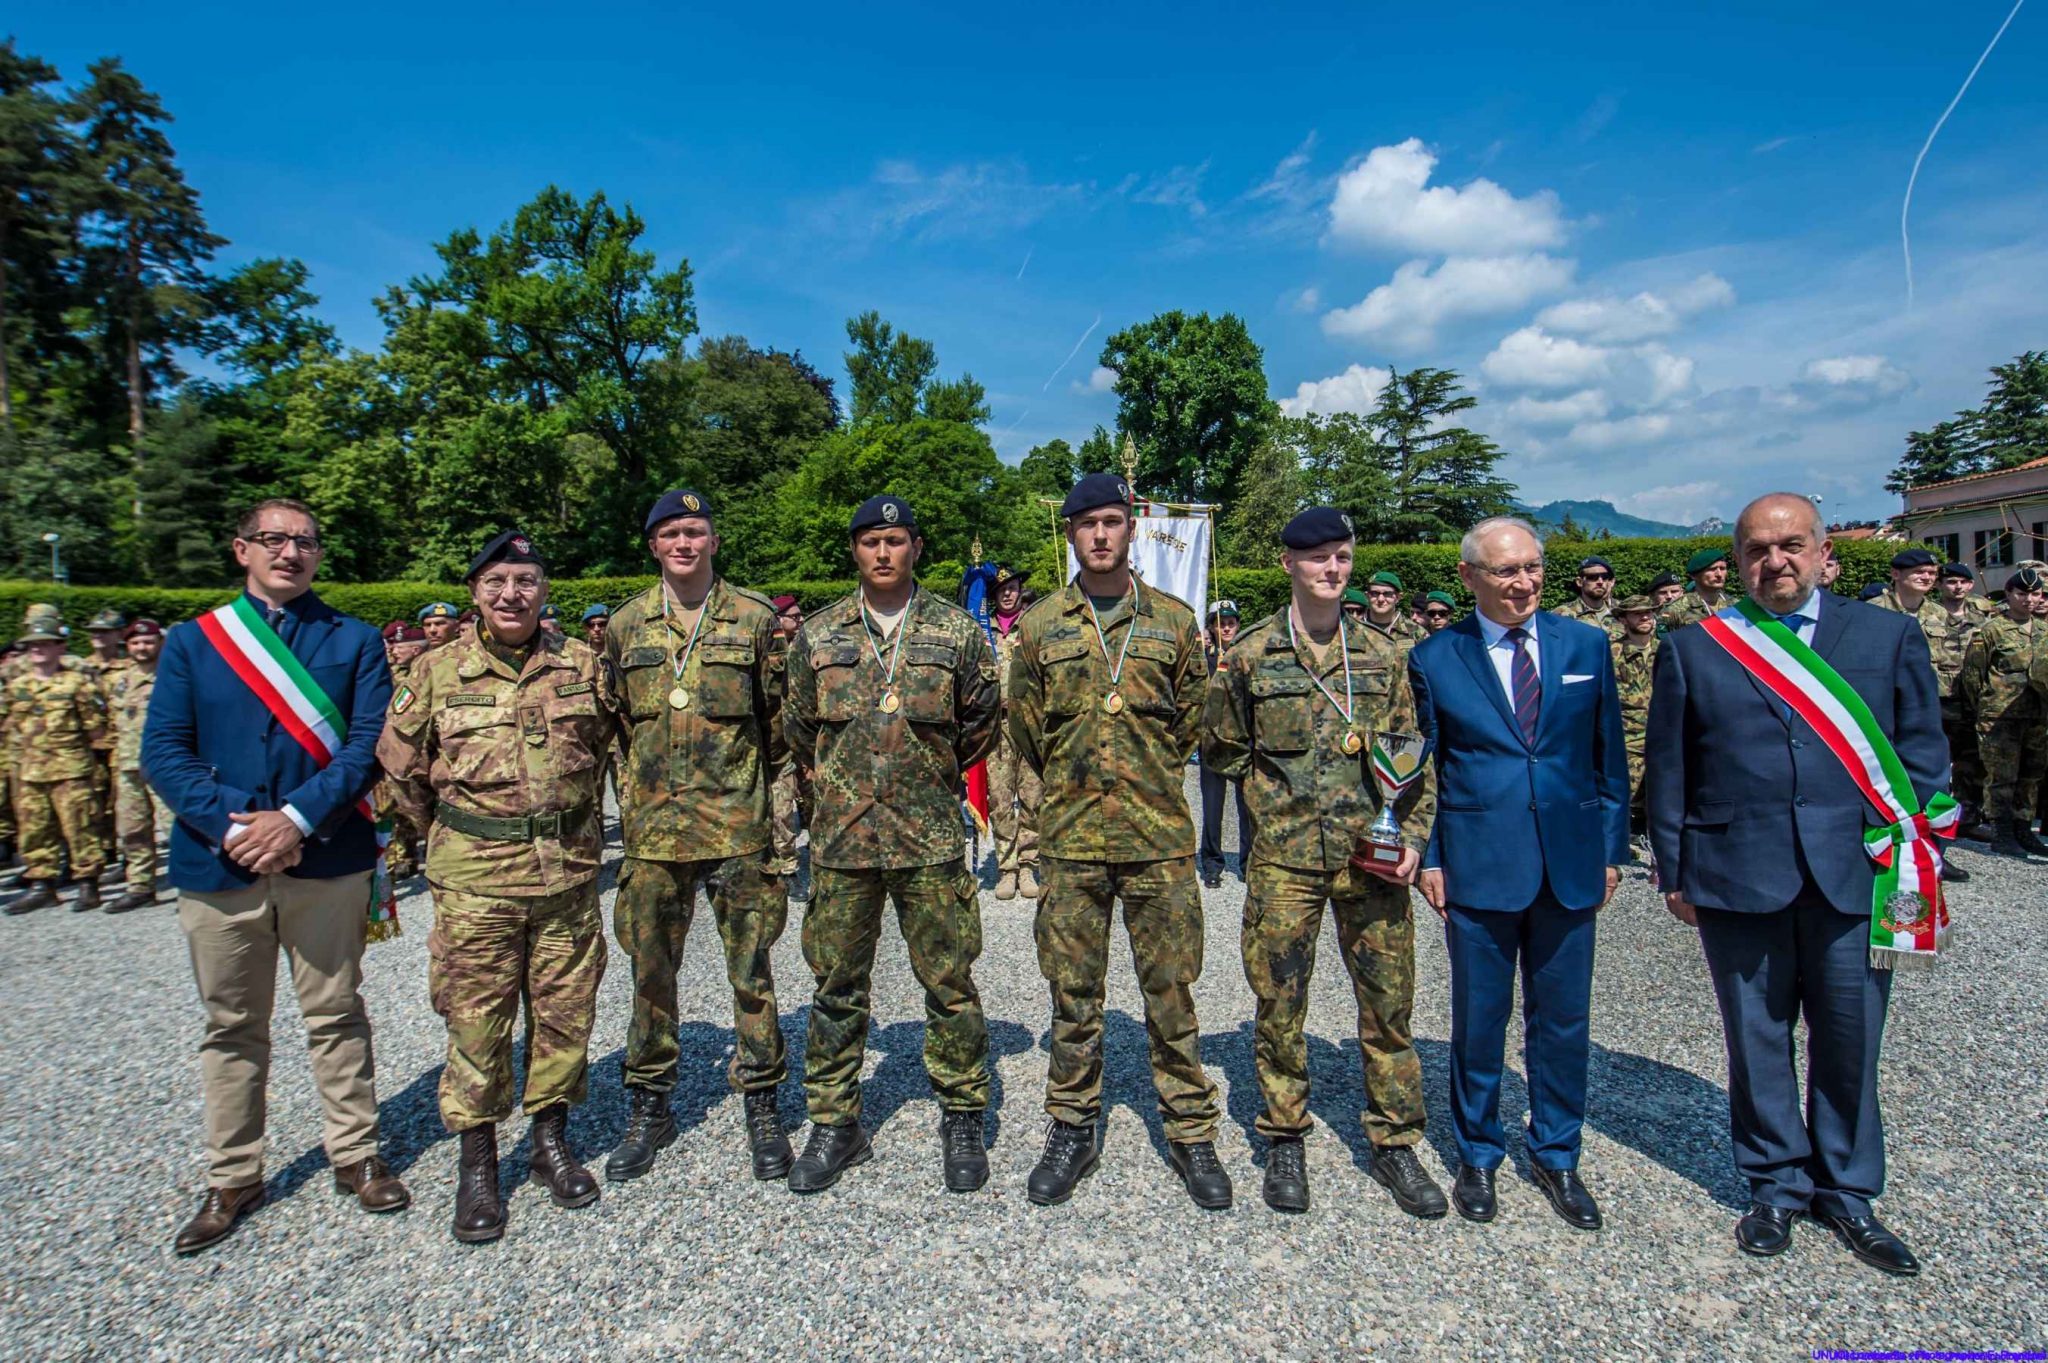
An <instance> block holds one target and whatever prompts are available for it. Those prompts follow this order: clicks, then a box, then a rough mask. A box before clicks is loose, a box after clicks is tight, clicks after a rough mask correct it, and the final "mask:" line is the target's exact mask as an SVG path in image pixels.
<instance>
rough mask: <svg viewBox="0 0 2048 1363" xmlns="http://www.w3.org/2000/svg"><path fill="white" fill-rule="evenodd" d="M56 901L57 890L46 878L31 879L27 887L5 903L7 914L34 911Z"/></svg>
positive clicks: (45, 907)
mask: <svg viewBox="0 0 2048 1363" xmlns="http://www.w3.org/2000/svg"><path fill="white" fill-rule="evenodd" d="M56 902H57V891H56V889H55V888H54V887H53V886H51V884H50V882H49V881H47V880H31V881H30V882H29V883H28V889H26V890H24V891H23V892H22V893H20V894H18V895H16V896H15V897H14V898H13V899H12V900H11V901H9V903H8V905H7V912H8V913H9V914H19V913H34V912H35V911H36V910H37V909H47V908H49V907H50V905H52V904H54V903H56Z"/></svg>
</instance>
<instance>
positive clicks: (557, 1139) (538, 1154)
mask: <svg viewBox="0 0 2048 1363" xmlns="http://www.w3.org/2000/svg"><path fill="white" fill-rule="evenodd" d="M532 1135H533V1161H532V1165H531V1168H532V1170H533V1177H534V1179H535V1181H537V1182H538V1183H539V1184H540V1185H541V1186H542V1187H543V1188H546V1189H547V1190H548V1196H549V1197H552V1198H553V1199H554V1200H555V1205H556V1206H557V1207H588V1206H589V1205H590V1204H591V1203H593V1202H595V1201H597V1180H596V1179H594V1178H592V1177H591V1176H590V1171H589V1170H588V1169H586V1168H584V1167H583V1164H582V1162H581V1161H580V1160H578V1159H577V1158H576V1157H575V1156H574V1155H572V1154H570V1153H569V1105H568V1104H567V1103H556V1104H555V1105H554V1106H553V1107H548V1108H542V1109H541V1110H540V1111H539V1112H536V1113H534V1114H533V1132H532Z"/></svg>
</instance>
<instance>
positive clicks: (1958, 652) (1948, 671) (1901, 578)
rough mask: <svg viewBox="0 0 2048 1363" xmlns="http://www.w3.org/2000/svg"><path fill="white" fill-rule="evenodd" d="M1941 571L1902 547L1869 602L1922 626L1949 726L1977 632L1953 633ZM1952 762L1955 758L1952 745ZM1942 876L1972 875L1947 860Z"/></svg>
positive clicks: (1920, 552)
mask: <svg viewBox="0 0 2048 1363" xmlns="http://www.w3.org/2000/svg"><path fill="white" fill-rule="evenodd" d="M1939 571H1940V569H1939V567H1938V560H1936V559H1935V557H1934V554H1933V552H1932V551H1931V550H1927V549H1901V550H1900V551H1899V552H1898V553H1896V554H1893V555H1892V581H1891V585H1890V586H1889V587H1886V588H1885V589H1884V590H1883V591H1881V592H1879V593H1878V594H1877V595H1876V596H1875V597H1873V598H1871V602H1870V604H1871V605H1873V606H1877V607H1879V608H1881V609H1883V610H1888V611H1897V612H1898V613H1899V614H1901V615H1910V616H1912V617H1913V619H1914V621H1915V622H1916V623H1917V624H1918V625H1919V626H1920V632H1921V633H1922V634H1924V635H1926V636H1927V654H1928V658H1929V660H1930V661H1931V662H1932V664H1933V666H1934V679H1935V684H1936V685H1937V686H1938V687H1939V688H1940V689H1941V706H1942V717H1943V723H1944V727H1946V723H1947V717H1948V714H1949V710H1950V707H1951V706H1952V705H1953V704H1954V702H1953V700H1952V697H1953V695H1954V693H1955V682H1956V675H1957V674H1958V673H1960V672H1961V671H1962V669H1963V647H1964V646H1965V645H1966V644H1967V643H1968V636H1969V635H1970V634H1973V633H1975V632H1976V631H1975V629H1974V627H1973V628H1971V629H1970V630H1968V631H1955V632H1953V633H1952V630H1951V626H1950V622H1949V613H1948V612H1947V611H1946V610H1944V609H1943V608H1942V606H1941V603H1940V602H1939V601H1937V600H1936V599H1935V595H1934V587H1935V581H1936V575H1937V574H1938V573H1939ZM1950 761H1951V763H1953V762H1954V761H1955V751H1954V748H1953V745H1952V746H1951V748H1950ZM1941 878H1942V879H1943V880H1947V881H1957V882H1959V881H1965V880H1968V879H1969V878H1970V873H1969V872H1968V871H1965V870H1964V869H1963V868H1962V867H1960V866H1958V865H1956V864H1955V862H1954V861H1953V860H1944V861H1943V862H1942V865H1941Z"/></svg>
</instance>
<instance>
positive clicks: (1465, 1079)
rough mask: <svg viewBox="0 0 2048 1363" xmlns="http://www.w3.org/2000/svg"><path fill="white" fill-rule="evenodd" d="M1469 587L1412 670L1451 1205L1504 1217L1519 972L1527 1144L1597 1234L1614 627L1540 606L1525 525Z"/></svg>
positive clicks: (1487, 551)
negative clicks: (1506, 1063)
mask: <svg viewBox="0 0 2048 1363" xmlns="http://www.w3.org/2000/svg"><path fill="white" fill-rule="evenodd" d="M1459 556H1460V562H1459V564H1458V577H1459V579H1460V580H1461V581H1462V582H1464V584H1465V586H1466V588H1467V589H1468V590H1470V591H1471V593H1472V595H1473V598H1474V600H1475V602H1476V605H1477V609H1476V610H1475V611H1474V613H1473V614H1471V615H1469V616H1467V617H1466V618H1465V619H1463V620H1461V621H1459V622H1458V623H1457V624H1455V625H1451V626H1449V627H1448V628H1445V629H1443V630H1440V631H1439V632H1437V633H1435V634H1433V635H1431V636H1430V637H1429V638H1427V639H1425V640H1423V641H1422V642H1421V643H1419V644H1417V645H1416V646H1415V649H1414V651H1413V652H1412V653H1411V654H1410V655H1409V662H1408V672H1409V677H1410V680H1411V681H1412V682H1413V685H1414V688H1415V705H1416V711H1417V715H1418V718H1419V720H1420V723H1421V725H1422V732H1423V735H1424V736H1425V737H1427V738H1429V739H1432V740H1433V741H1434V742H1435V744H1436V764H1437V817H1436V827H1435V831H1434V832H1433V833H1432V835H1431V837H1430V841H1429V849H1428V851H1427V852H1425V853H1424V854H1423V858H1422V873H1421V877H1420V880H1419V885H1420V888H1421V890H1422V895H1423V898H1424V899H1426V900H1428V901H1429V904H1430V907H1432V908H1434V909H1435V910H1436V911H1437V913H1438V914H1439V915H1440V916H1441V917H1442V918H1443V919H1444V924H1445V931H1444V936H1445V941H1446V942H1447V944H1448V945H1449V948H1450V957H1451V1117H1452V1125H1453V1128H1454V1130H1455V1132H1456V1134H1457V1138H1458V1155H1459V1159H1460V1161H1461V1162H1462V1167H1461V1168H1460V1169H1459V1171H1458V1179H1457V1182H1456V1183H1455V1184H1454V1185H1453V1186H1452V1189H1451V1203H1452V1205H1453V1206H1455V1207H1456V1208H1457V1209H1458V1213H1459V1215H1461V1216H1463V1217H1465V1218H1466V1219H1467V1220H1469V1221H1491V1220H1492V1219H1493V1216H1494V1209H1495V1189H1494V1171H1495V1170H1496V1169H1498V1168H1499V1167H1500V1165H1501V1163H1502V1161H1503V1160H1505V1159H1506V1157H1507V1145H1506V1141H1505V1137H1504V1136H1503V1134H1502V1131H1501V1122H1500V1084H1501V1069H1502V1064H1503V1052H1504V1051H1505V1049H1506V1039H1507V1021H1508V1011H1509V1009H1510V1007H1511V1006H1512V1005H1513V1002H1514V993H1515V974H1516V969H1517V965H1518V963H1519V968H1520V972H1521V979H1522V998H1523V1005H1522V1014H1523V1027H1524V1031H1525V1034H1526V1036H1525V1043H1524V1052H1523V1064H1524V1069H1525V1071H1526V1074H1527V1077H1528V1084H1529V1129H1528V1150H1529V1164H1530V1169H1531V1174H1532V1176H1533V1177H1534V1179H1535V1181H1536V1185H1537V1186H1538V1187H1539V1188H1541V1189H1542V1190H1543V1193H1544V1196H1545V1197H1547V1198H1548V1199H1549V1200H1550V1205H1551V1206H1552V1207H1553V1208H1554V1209H1555V1210H1556V1212H1557V1214H1558V1215H1559V1216H1560V1217H1562V1218H1563V1219H1564V1220H1565V1222H1566V1223H1567V1224H1568V1225H1571V1226H1573V1227H1575V1228H1577V1229H1579V1230H1597V1229H1598V1228H1599V1226H1600V1208H1599V1204H1598V1203H1596V1202H1595V1201H1594V1200H1593V1195H1592V1194H1591V1193H1590V1192H1588V1191H1587V1190H1586V1186H1585V1184H1583V1183H1582V1182H1580V1181H1579V1176H1578V1163H1579V1134H1580V1128H1581V1127H1582V1126H1583V1125H1584V1123H1585V1113H1586V1061H1587V1054H1588V1050H1589V1048H1590V1045H1591V1041H1590V1035H1589V1031H1588V1017H1589V1013H1590V1010H1591V1002H1592V992H1593V933H1594V924H1595V920H1596V918H1597V914H1596V913H1595V910H1597V909H1599V908H1600V907H1601V906H1603V905H1604V904H1606V903H1607V900H1608V898H1609V897H1610V896H1611V895H1612V894H1613V893H1614V887H1615V884H1616V883H1617V881H1618V880H1619V878H1620V871H1619V868H1620V865H1621V863H1622V862H1623V861H1625V860H1627V858H1628V752H1627V749H1626V747H1625V746H1624V744H1623V741H1622V732H1621V703H1620V700H1619V698H1618V697H1617V696H1616V694H1615V685H1614V664H1613V660H1612V657H1611V654H1610V651H1609V648H1608V641H1607V633H1606V631H1605V630H1601V629H1597V628H1595V627H1594V626H1592V625H1586V624H1580V623H1579V622H1577V621H1575V620H1564V619H1560V618H1559V617H1557V616H1554V615H1550V614H1547V613H1545V612H1544V611H1541V610H1539V609H1537V606H1538V603H1539V602H1540V601H1541V600H1542V596H1543V545H1542V544H1541V542H1540V541H1538V540H1537V538H1536V533H1535V531H1534V530H1532V529H1531V528H1530V527H1529V526H1528V524H1527V523H1526V522H1523V521H1519V520H1515V519H1512V518H1510V517H1505V516H1502V517H1495V518H1493V519H1491V520H1485V521H1481V522H1480V523H1479V524H1478V525H1476V526H1474V527H1473V528H1472V529H1471V531H1469V532H1468V533H1467V534H1466V536H1465V539H1464V543H1463V544H1462V545H1461V546H1460V555H1459Z"/></svg>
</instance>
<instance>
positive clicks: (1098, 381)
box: [1074, 364, 1116, 393]
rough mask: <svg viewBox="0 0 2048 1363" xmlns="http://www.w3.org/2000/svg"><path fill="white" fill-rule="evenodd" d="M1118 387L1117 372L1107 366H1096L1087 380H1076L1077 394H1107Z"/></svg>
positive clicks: (1075, 389)
mask: <svg viewBox="0 0 2048 1363" xmlns="http://www.w3.org/2000/svg"><path fill="white" fill-rule="evenodd" d="M1115 386H1116V371H1115V370H1114V369H1111V368H1109V367H1108V366H1106V365H1099V364H1098V365H1096V366H1095V368H1094V370H1093V371H1091V372H1090V373H1089V375H1088V377H1087V378H1086V379H1076V380H1074V391H1075V392H1077V393H1107V392H1108V391H1109V390H1110V389H1112V388H1114V387H1115Z"/></svg>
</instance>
